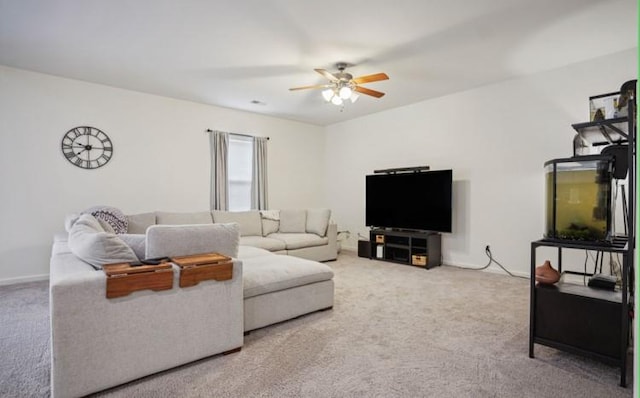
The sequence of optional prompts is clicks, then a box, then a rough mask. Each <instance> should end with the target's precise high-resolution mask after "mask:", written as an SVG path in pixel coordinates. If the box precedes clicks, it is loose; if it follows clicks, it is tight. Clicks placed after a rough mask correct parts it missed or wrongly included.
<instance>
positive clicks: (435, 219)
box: [365, 170, 453, 232]
mask: <svg viewBox="0 0 640 398" xmlns="http://www.w3.org/2000/svg"><path fill="white" fill-rule="evenodd" d="M452 175H453V174H452V170H434V171H425V172H419V173H415V172H409V173H397V174H372V175H367V176H366V178H367V180H366V210H365V218H366V225H367V226H370V227H379V228H394V229H408V230H422V231H436V232H451V216H452V201H451V187H452Z"/></svg>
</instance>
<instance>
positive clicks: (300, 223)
mask: <svg viewBox="0 0 640 398" xmlns="http://www.w3.org/2000/svg"><path fill="white" fill-rule="evenodd" d="M306 231H307V211H306V210H280V232H283V233H305V232H306Z"/></svg>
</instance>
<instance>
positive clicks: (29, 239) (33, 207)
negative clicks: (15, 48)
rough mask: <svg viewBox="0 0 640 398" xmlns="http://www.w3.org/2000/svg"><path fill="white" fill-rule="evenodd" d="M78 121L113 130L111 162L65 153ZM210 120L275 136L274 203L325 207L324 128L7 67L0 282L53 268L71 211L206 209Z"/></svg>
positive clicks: (0, 77)
mask: <svg viewBox="0 0 640 398" xmlns="http://www.w3.org/2000/svg"><path fill="white" fill-rule="evenodd" d="M79 125H90V126H95V127H97V128H100V129H102V130H103V131H104V132H106V133H107V134H108V135H109V137H111V139H112V141H113V144H114V155H113V158H112V159H111V161H110V162H109V163H108V164H107V165H106V166H104V167H102V168H100V169H96V170H82V169H80V168H77V167H75V166H73V165H71V164H70V163H69V162H67V161H66V160H65V158H64V157H63V155H62V152H61V149H60V141H61V139H62V136H63V135H64V134H65V132H66V131H68V130H69V129H70V128H72V127H75V126H79ZM207 128H212V129H219V130H223V131H230V132H238V133H248V134H252V135H259V136H269V137H270V138H271V139H270V141H269V165H268V167H269V184H270V185H269V189H270V190H269V193H270V194H269V200H270V207H272V208H285V207H290V208H295V207H307V206H326V205H327V204H326V203H322V198H323V197H324V196H323V195H324V192H325V187H324V180H323V177H324V174H323V172H322V168H321V167H318V165H319V164H322V163H323V162H324V159H325V156H324V135H323V131H324V130H323V129H322V128H320V127H317V126H312V125H308V124H303V123H298V122H292V121H287V120H283V119H277V118H272V117H266V116H260V115H257V114H251V113H247V112H240V111H234V110H230V109H225V108H219V107H213V106H207V105H202V104H196V103H192V102H187V101H180V100H174V99H169V98H164V97H158V96H153V95H148V94H142V93H138V92H132V91H126V90H121V89H116V88H112V87H107V86H102V85H96V84H90V83H85V82H81V81H76V80H69V79H63V78H58V77H53V76H49V75H44V74H39V73H33V72H28V71H24V70H18V69H12V68H7V67H2V66H0V183H1V184H2V199H1V202H0V204H1V205H0V258H2V261H1V262H0V283H7V282H11V281H16V280H25V279H29V278H30V277H38V276H41V275H45V274H48V272H49V263H48V259H49V253H50V250H51V242H52V237H53V235H54V233H55V232H57V231H60V230H62V229H63V221H64V217H65V215H66V214H67V213H71V212H78V211H81V210H83V209H86V208H88V207H90V206H94V205H98V204H104V205H112V206H116V207H118V208H120V209H122V210H123V211H124V212H125V213H136V212H144V211H152V210H167V211H192V210H206V209H208V208H209V167H210V158H209V149H208V145H209V144H208V143H209V140H208V135H207V133H205V130H206V129H207Z"/></svg>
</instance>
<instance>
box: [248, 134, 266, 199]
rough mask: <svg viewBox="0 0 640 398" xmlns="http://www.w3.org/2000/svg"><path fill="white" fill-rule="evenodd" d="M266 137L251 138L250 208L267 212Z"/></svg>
mask: <svg viewBox="0 0 640 398" xmlns="http://www.w3.org/2000/svg"><path fill="white" fill-rule="evenodd" d="M268 142H269V138H267V137H254V138H253V178H252V179H251V208H252V209H257V210H267V209H268V208H269V206H268V204H267V143H268Z"/></svg>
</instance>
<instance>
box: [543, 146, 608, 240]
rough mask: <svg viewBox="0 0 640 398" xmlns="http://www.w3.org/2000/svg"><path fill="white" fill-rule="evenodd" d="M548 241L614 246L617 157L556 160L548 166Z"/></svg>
mask: <svg viewBox="0 0 640 398" xmlns="http://www.w3.org/2000/svg"><path fill="white" fill-rule="evenodd" d="M544 165H545V178H546V187H545V188H546V228H545V230H546V233H545V238H546V239H552V240H562V241H567V240H569V241H580V242H593V243H598V244H603V243H607V242H611V241H612V239H613V234H612V232H611V213H612V211H611V180H612V170H613V157H611V156H604V155H590V156H578V157H573V158H568V159H554V160H550V161H548V162H546V163H545V164H544Z"/></svg>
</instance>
